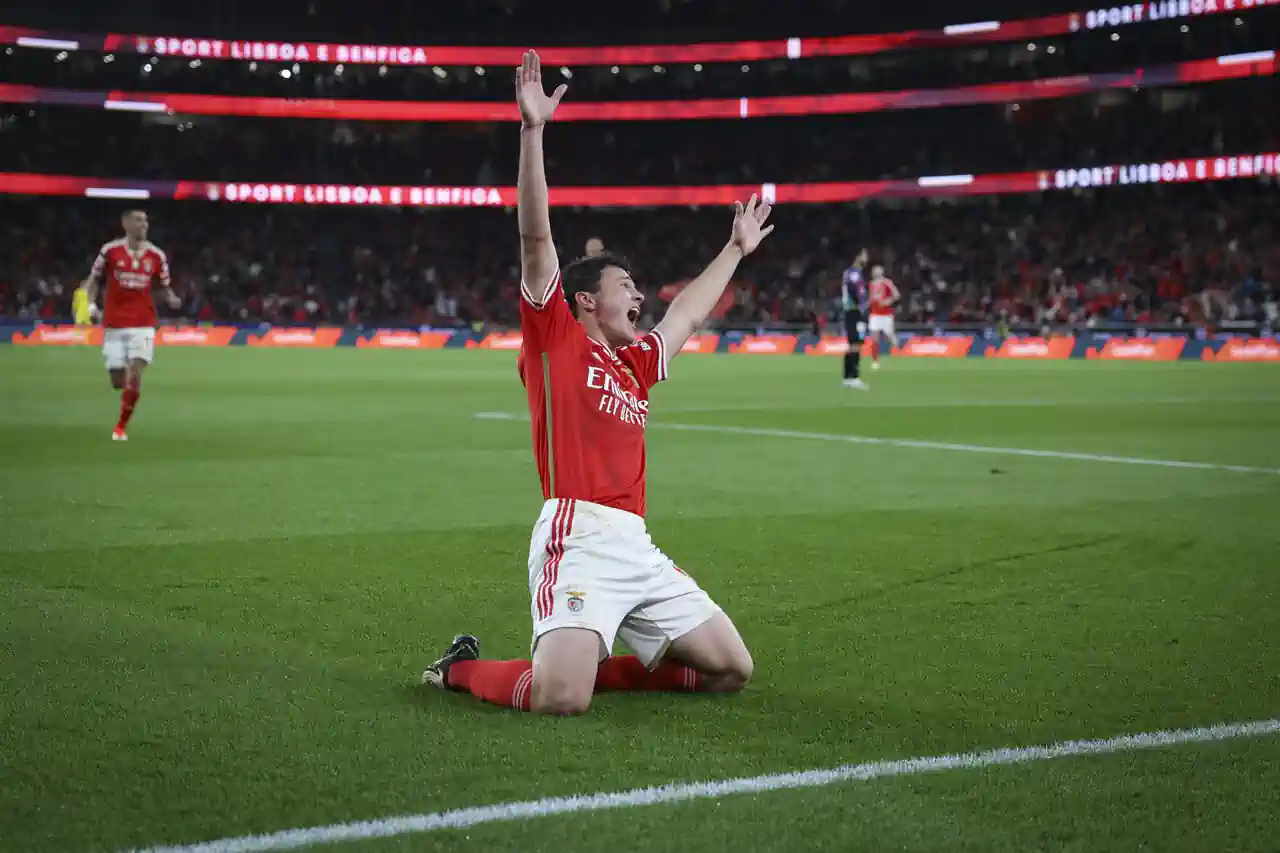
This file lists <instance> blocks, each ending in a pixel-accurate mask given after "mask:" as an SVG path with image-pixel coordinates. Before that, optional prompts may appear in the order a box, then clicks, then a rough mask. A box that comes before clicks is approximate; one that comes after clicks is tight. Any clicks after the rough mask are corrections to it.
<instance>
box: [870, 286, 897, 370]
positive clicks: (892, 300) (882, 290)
mask: <svg viewBox="0 0 1280 853" xmlns="http://www.w3.org/2000/svg"><path fill="white" fill-rule="evenodd" d="M900 298H901V294H900V293H898V286H897V285H896V284H894V283H893V280H892V279H890V278H886V277H885V274H884V267H882V266H879V265H876V266H874V267H872V268H871V281H870V282H868V284H867V304H868V306H869V310H868V312H867V331H868V332H869V333H870V335H871V369H872V370H879V369H880V339H881V338H884V339H885V340H886V341H888V343H889V346H890V347H892V349H890V350H889V351H890V352H893V350H895V349H897V348H898V331H897V329H896V328H895V324H894V321H893V312H894V306H896V305H897V304H898V300H899V299H900Z"/></svg>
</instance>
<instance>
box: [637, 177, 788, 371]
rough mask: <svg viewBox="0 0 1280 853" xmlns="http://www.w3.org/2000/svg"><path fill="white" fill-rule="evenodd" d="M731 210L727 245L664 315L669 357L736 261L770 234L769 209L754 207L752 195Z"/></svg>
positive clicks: (707, 311) (716, 297)
mask: <svg viewBox="0 0 1280 853" xmlns="http://www.w3.org/2000/svg"><path fill="white" fill-rule="evenodd" d="M733 207H734V213H733V232H732V235H731V236H730V238H729V242H728V243H727V244H726V245H725V247H724V248H723V249H721V250H720V254H718V255H716V257H715V260H713V261H712V262H711V263H710V264H708V265H707V268H706V269H705V270H703V271H702V273H701V274H700V275H699V276H698V277H697V278H695V279H694V280H693V281H691V282H689V284H688V286H687V287H685V289H684V290H682V291H680V295H678V296H677V297H676V298H675V299H674V300H672V302H671V307H670V308H668V309H667V315H666V316H665V317H663V318H662V322H661V323H659V324H658V331H659V332H660V333H661V334H662V339H663V342H664V343H665V344H666V351H667V353H668V354H669V355H668V356H667V357H668V358H672V357H674V356H675V355H676V353H678V352H680V350H681V348H682V347H683V346H684V342H685V341H687V340H689V336H690V335H692V334H693V333H694V331H696V330H697V328H698V327H699V326H701V325H702V324H703V323H704V322H706V319H707V317H709V316H710V315H711V310H712V309H713V308H715V307H716V303H717V302H719V301H720V295H721V294H722V293H724V289H725V288H726V287H727V286H728V285H729V279H730V278H731V277H732V276H733V272H734V270H736V269H737V268H738V264H739V262H741V261H742V259H743V258H745V257H746V256H747V255H749V254H751V253H752V252H754V251H755V250H756V247H757V246H759V245H760V241H761V240H763V239H764V238H765V237H768V236H769V233H770V232H771V231H773V226H772V225H770V226H768V227H767V228H766V227H765V224H764V223H765V220H767V219H768V218H769V212H770V211H771V210H772V208H771V207H770V206H769V205H767V204H761V205H758V206H757V204H756V197H755V195H752V196H751V201H749V202H747V206H746V208H743V206H742V202H740V201H737V202H734V203H733Z"/></svg>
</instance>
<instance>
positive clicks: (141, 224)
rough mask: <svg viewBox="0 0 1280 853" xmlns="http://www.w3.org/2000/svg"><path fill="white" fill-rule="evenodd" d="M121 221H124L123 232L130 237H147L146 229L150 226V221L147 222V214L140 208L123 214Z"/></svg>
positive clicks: (135, 238) (133, 238) (136, 238)
mask: <svg viewBox="0 0 1280 853" xmlns="http://www.w3.org/2000/svg"><path fill="white" fill-rule="evenodd" d="M121 221H122V222H123V223H124V233H125V234H128V235H129V238H130V239H132V240H145V239H147V229H148V228H149V227H150V223H148V222H147V215H146V214H145V213H143V212H142V211H141V210H135V211H133V212H131V213H128V214H125V216H124V218H123V219H122V220H121Z"/></svg>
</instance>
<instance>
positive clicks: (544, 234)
mask: <svg viewBox="0 0 1280 853" xmlns="http://www.w3.org/2000/svg"><path fill="white" fill-rule="evenodd" d="M567 88H568V87H567V86H565V85H561V86H560V87H558V88H557V89H556V90H555V92H553V93H552V94H551V95H548V94H547V93H546V92H545V91H544V90H543V88H542V65H541V63H540V61H539V60H538V54H536V53H534V52H533V51H528V52H526V53H525V55H524V61H523V62H522V63H521V65H520V68H519V70H517V71H516V103H517V104H518V105H519V107H520V176H519V179H518V182H517V185H516V200H517V207H516V215H517V219H518V221H519V226H520V278H521V285H520V289H521V291H522V294H523V298H525V299H527V300H528V301H529V302H530V303H532V307H533V308H535V309H538V310H541V309H542V308H544V307H545V306H546V304H547V302H548V301H549V299H550V298H551V297H552V296H553V295H554V294H555V291H556V285H557V283H558V281H559V275H560V273H559V267H560V263H559V260H558V259H557V258H556V247H555V243H553V242H552V240H551V212H550V208H549V202H548V192H547V172H546V166H545V164H544V162H543V153H542V132H543V129H544V128H545V127H546V124H547V122H548V121H550V119H551V116H552V115H553V114H555V111H556V107H558V106H559V105H560V99H561V98H563V97H564V93H565V90H566V89H567Z"/></svg>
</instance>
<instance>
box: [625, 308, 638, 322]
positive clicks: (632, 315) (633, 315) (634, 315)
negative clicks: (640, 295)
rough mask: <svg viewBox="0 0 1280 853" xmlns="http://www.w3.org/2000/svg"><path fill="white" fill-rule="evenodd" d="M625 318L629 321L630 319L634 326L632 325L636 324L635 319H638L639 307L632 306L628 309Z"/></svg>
mask: <svg viewBox="0 0 1280 853" xmlns="http://www.w3.org/2000/svg"><path fill="white" fill-rule="evenodd" d="M627 319H628V320H630V321H631V325H633V326H634V325H635V324H636V321H637V320H639V319H640V309H639V308H632V309H631V310H630V311H628V312H627Z"/></svg>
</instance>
